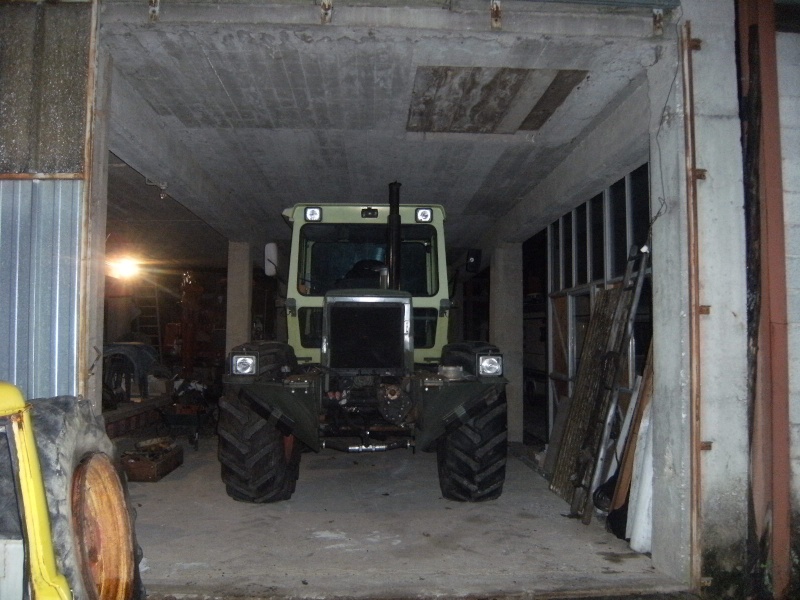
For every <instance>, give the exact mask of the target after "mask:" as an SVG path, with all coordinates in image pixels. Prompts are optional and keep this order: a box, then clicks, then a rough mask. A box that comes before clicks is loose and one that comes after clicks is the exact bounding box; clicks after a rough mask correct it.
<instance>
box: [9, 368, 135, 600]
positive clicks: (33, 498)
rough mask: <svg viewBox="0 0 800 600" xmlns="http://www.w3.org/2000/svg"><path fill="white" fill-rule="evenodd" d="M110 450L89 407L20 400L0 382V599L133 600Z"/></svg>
mask: <svg viewBox="0 0 800 600" xmlns="http://www.w3.org/2000/svg"><path fill="white" fill-rule="evenodd" d="M113 457H114V447H113V444H112V443H111V441H110V440H109V439H108V437H107V435H106V433H105V429H104V427H103V422H102V418H99V417H97V416H96V415H95V414H94V412H93V410H92V407H91V404H90V403H89V402H88V401H86V400H83V399H80V398H75V397H72V396H62V397H58V398H52V399H46V400H36V401H34V402H32V403H26V402H25V400H24V398H23V396H22V394H21V392H20V391H19V390H18V389H17V388H16V387H14V386H13V385H11V384H8V383H4V382H0V561H2V563H0V564H5V567H6V568H5V569H4V570H3V571H1V572H0V597H2V598H3V600H17V599H19V600H43V599H51V598H52V599H58V600H69V599H75V600H139V599H142V598H144V589H143V587H142V585H141V580H140V578H139V573H138V559H139V558H140V554H141V553H140V550H139V548H138V545H137V544H136V540H135V536H134V530H133V518H132V515H131V512H130V511H129V509H128V503H127V500H126V489H125V483H124V481H125V480H124V477H121V476H120V474H119V472H118V470H117V468H116V467H115V463H114V460H113Z"/></svg>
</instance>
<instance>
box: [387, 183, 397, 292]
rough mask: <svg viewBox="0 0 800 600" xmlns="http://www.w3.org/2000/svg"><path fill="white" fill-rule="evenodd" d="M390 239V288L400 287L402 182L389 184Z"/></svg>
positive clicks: (388, 253) (388, 260)
mask: <svg viewBox="0 0 800 600" xmlns="http://www.w3.org/2000/svg"><path fill="white" fill-rule="evenodd" d="M388 225H389V240H388V248H387V250H388V251H387V253H386V263H387V265H388V267H389V289H390V290H399V289H400V183H398V182H397V181H394V182H392V183H390V184H389V221H388Z"/></svg>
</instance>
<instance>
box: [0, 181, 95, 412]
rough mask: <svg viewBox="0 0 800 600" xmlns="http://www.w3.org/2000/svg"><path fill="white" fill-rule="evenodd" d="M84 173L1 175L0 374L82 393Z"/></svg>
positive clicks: (40, 393)
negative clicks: (70, 175) (80, 303)
mask: <svg viewBox="0 0 800 600" xmlns="http://www.w3.org/2000/svg"><path fill="white" fill-rule="evenodd" d="M83 187H84V182H83V181H80V180H55V179H53V180H0V257H1V258H0V379H2V380H6V381H10V382H12V383H14V384H15V385H17V386H18V387H20V388H21V389H22V391H23V393H24V394H25V396H26V397H28V398H41V397H52V396H56V395H62V394H70V395H75V394H76V393H77V381H76V373H77V367H76V361H77V355H78V334H79V331H78V293H79V289H80V287H79V283H80V282H79V273H80V258H79V257H80V248H81V240H80V236H81V218H82V216H81V210H82V209H81V199H82V195H83Z"/></svg>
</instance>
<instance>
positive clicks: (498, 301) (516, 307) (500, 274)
mask: <svg viewBox="0 0 800 600" xmlns="http://www.w3.org/2000/svg"><path fill="white" fill-rule="evenodd" d="M522 293H523V290H522V244H521V243H514V244H508V243H506V244H500V245H499V246H498V247H496V248H495V249H494V252H493V253H492V263H491V283H490V289H489V341H490V342H491V343H492V344H495V345H496V346H498V347H499V348H500V350H501V351H502V352H503V366H504V369H505V376H506V379H508V382H509V383H508V386H507V388H506V395H507V398H508V441H509V442H521V441H522V433H523V420H522V404H523V396H522V390H523V372H522V334H523V325H522Z"/></svg>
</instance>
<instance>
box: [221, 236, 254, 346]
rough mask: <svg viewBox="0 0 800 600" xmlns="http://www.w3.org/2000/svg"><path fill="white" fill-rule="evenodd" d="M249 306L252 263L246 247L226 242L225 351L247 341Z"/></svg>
mask: <svg viewBox="0 0 800 600" xmlns="http://www.w3.org/2000/svg"><path fill="white" fill-rule="evenodd" d="M252 303H253V261H252V260H251V258H250V244H247V243H245V242H228V305H227V315H226V318H225V351H226V352H230V351H231V349H232V348H233V347H234V346H238V345H239V344H243V343H244V342H249V341H250V327H251V323H250V321H251V314H252Z"/></svg>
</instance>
